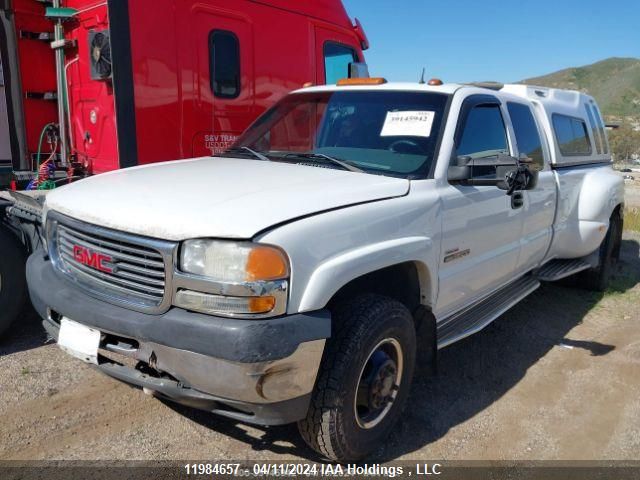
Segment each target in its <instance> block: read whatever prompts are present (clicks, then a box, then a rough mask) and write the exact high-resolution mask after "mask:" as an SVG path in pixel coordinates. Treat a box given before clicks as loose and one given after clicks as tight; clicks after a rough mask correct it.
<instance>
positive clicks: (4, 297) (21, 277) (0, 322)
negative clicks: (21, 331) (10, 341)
mask: <svg viewBox="0 0 640 480" xmlns="http://www.w3.org/2000/svg"><path fill="white" fill-rule="evenodd" d="M1 228H2V227H0V335H2V334H3V333H4V332H5V331H6V330H7V329H8V328H9V326H10V325H11V324H12V323H13V321H14V320H15V319H16V317H17V316H18V315H19V314H20V312H21V311H22V310H23V308H24V306H25V304H26V300H27V282H26V279H25V261H26V255H25V251H24V249H23V248H21V246H20V244H19V243H18V241H17V240H16V238H15V237H13V235H11V234H10V233H8V232H6V231H3V230H1Z"/></svg>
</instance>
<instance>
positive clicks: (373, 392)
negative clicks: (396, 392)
mask: <svg viewBox="0 0 640 480" xmlns="http://www.w3.org/2000/svg"><path fill="white" fill-rule="evenodd" d="M380 353H381V355H380V356H385V357H387V358H386V359H385V360H384V361H383V362H382V363H381V364H380V365H378V366H377V369H376V370H375V371H374V372H373V375H372V380H371V384H370V386H369V406H370V407H371V409H372V410H377V409H380V408H383V407H385V406H386V404H387V403H389V401H391V392H393V387H394V382H395V378H396V373H397V371H398V369H397V367H396V363H395V362H394V361H393V360H392V359H391V358H389V357H388V356H387V355H386V354H385V353H384V352H380Z"/></svg>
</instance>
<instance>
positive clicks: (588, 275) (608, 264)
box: [576, 214, 623, 292]
mask: <svg viewBox="0 0 640 480" xmlns="http://www.w3.org/2000/svg"><path fill="white" fill-rule="evenodd" d="M622 225H623V224H622V219H621V218H620V216H619V215H617V214H614V215H612V216H611V219H610V220H609V231H608V232H607V236H606V237H605V238H604V241H603V242H602V245H600V262H599V265H598V266H597V267H595V268H590V269H589V270H585V271H584V272H580V273H579V274H578V275H577V276H576V281H577V284H578V286H579V287H581V288H584V289H586V290H593V291H596V292H604V291H605V290H606V289H607V288H608V286H609V281H610V280H611V273H612V268H613V263H614V262H615V260H616V259H617V256H618V255H619V254H620V253H619V252H620V242H621V240H622Z"/></svg>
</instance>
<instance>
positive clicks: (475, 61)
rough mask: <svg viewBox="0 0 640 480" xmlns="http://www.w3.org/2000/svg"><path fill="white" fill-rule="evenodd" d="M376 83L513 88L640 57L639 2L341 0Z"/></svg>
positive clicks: (604, 0) (630, 0) (570, 0)
mask: <svg viewBox="0 0 640 480" xmlns="http://www.w3.org/2000/svg"><path fill="white" fill-rule="evenodd" d="M343 2H344V5H345V7H346V8H347V12H348V13H349V15H350V16H351V17H352V18H353V17H357V18H358V19H359V20H360V22H361V23H362V24H363V26H364V30H365V32H366V33H367V36H368V37H369V42H370V43H371V48H370V49H369V50H367V51H366V52H365V57H366V60H367V63H368V64H369V70H370V72H371V75H372V76H383V77H386V78H387V79H388V80H392V81H417V80H418V78H419V76H420V72H421V71H422V68H423V67H424V68H425V70H426V74H425V77H426V78H427V80H428V79H429V78H432V77H437V78H441V79H442V80H443V81H445V82H471V81H485V80H495V81H500V82H515V81H519V80H523V79H526V78H531V77H536V76H540V75H545V74H547V73H552V72H555V71H557V70H561V69H564V68H568V67H577V66H582V65H588V64H591V63H594V62H597V61H599V60H604V59H605V58H609V57H636V58H640V0H608V1H607V0H579V1H578V0H535V1H531V0H511V1H507V0H485V1H480V0H476V1H472V0H441V1H437V0H343Z"/></svg>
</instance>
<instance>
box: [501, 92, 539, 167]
mask: <svg viewBox="0 0 640 480" xmlns="http://www.w3.org/2000/svg"><path fill="white" fill-rule="evenodd" d="M507 110H509V116H510V117H511V123H512V124H513V130H514V131H515V134H516V142H517V143H518V151H519V152H520V154H521V155H522V154H524V155H526V156H528V157H529V158H531V159H532V160H533V161H534V163H536V164H537V165H538V167H539V169H542V168H543V167H544V155H543V153H542V139H541V138H540V131H539V130H538V126H537V124H536V121H535V119H534V118H533V113H531V109H530V108H529V107H528V106H527V105H522V104H521V103H508V104H507Z"/></svg>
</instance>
